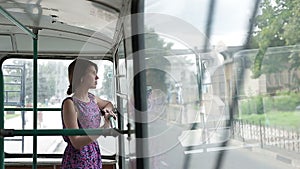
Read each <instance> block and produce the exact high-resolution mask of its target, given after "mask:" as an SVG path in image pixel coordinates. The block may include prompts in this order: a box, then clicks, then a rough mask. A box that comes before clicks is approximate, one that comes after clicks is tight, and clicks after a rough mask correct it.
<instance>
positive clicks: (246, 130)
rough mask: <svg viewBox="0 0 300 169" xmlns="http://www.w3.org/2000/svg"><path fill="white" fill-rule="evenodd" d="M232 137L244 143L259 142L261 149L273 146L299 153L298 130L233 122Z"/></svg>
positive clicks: (299, 137)
mask: <svg viewBox="0 0 300 169" xmlns="http://www.w3.org/2000/svg"><path fill="white" fill-rule="evenodd" d="M232 132H233V137H234V138H235V139H241V140H242V141H244V142H259V143H260V145H261V147H262V148H263V147H265V146H275V147H278V148H282V149H285V150H289V151H294V152H300V132H299V130H287V129H284V128H280V127H276V126H265V125H262V124H261V123H260V124H259V125H257V124H254V123H253V122H249V121H243V120H234V121H233V124H232Z"/></svg>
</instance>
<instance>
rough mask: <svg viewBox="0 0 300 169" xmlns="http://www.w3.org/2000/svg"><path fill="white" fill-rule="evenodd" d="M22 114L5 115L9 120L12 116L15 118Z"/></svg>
mask: <svg viewBox="0 0 300 169" xmlns="http://www.w3.org/2000/svg"><path fill="white" fill-rule="evenodd" d="M18 116H20V114H6V115H5V120H8V119H11V118H14V117H18Z"/></svg>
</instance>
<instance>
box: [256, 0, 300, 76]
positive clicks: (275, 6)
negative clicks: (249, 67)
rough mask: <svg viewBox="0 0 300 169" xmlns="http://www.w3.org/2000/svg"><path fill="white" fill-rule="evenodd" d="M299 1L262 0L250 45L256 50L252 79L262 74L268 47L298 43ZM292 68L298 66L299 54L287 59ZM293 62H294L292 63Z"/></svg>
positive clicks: (299, 37)
mask: <svg viewBox="0 0 300 169" xmlns="http://www.w3.org/2000/svg"><path fill="white" fill-rule="evenodd" d="M299 9H300V1H293V0H276V1H273V0H264V1H263V2H262V4H261V14H260V15H258V16H257V17H256V19H255V26H256V27H257V31H256V32H254V34H253V37H252V39H251V40H252V41H251V45H252V48H258V49H259V52H258V53H257V55H256V57H255V60H254V66H253V74H254V75H253V77H254V78H258V77H259V76H260V75H261V74H262V70H261V68H262V62H263V60H264V57H265V54H266V51H267V49H268V47H274V46H284V45H295V44H298V43H300V36H298V35H299V34H300V10H299ZM289 59H290V60H292V61H291V62H294V64H293V65H292V66H293V67H294V68H298V67H299V65H300V62H299V60H300V59H299V54H298V55H293V56H291V57H289ZM293 60H294V61H293Z"/></svg>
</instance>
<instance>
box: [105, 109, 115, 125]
mask: <svg viewBox="0 0 300 169" xmlns="http://www.w3.org/2000/svg"><path fill="white" fill-rule="evenodd" d="M102 111H103V115H104V118H105V121H108V122H109V118H110V117H113V118H114V119H116V118H117V115H116V114H115V113H114V112H113V111H112V110H110V109H108V108H104V109H103V110H102Z"/></svg>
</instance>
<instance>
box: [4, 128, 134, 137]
mask: <svg viewBox="0 0 300 169" xmlns="http://www.w3.org/2000/svg"><path fill="white" fill-rule="evenodd" d="M129 132H131V133H134V131H128V130H123V131H121V130H118V129H113V128H109V129H26V130H15V129H4V130H0V135H1V136H3V137H15V136H57V135H62V136H76V135H103V136H117V135H120V134H127V133H129Z"/></svg>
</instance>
